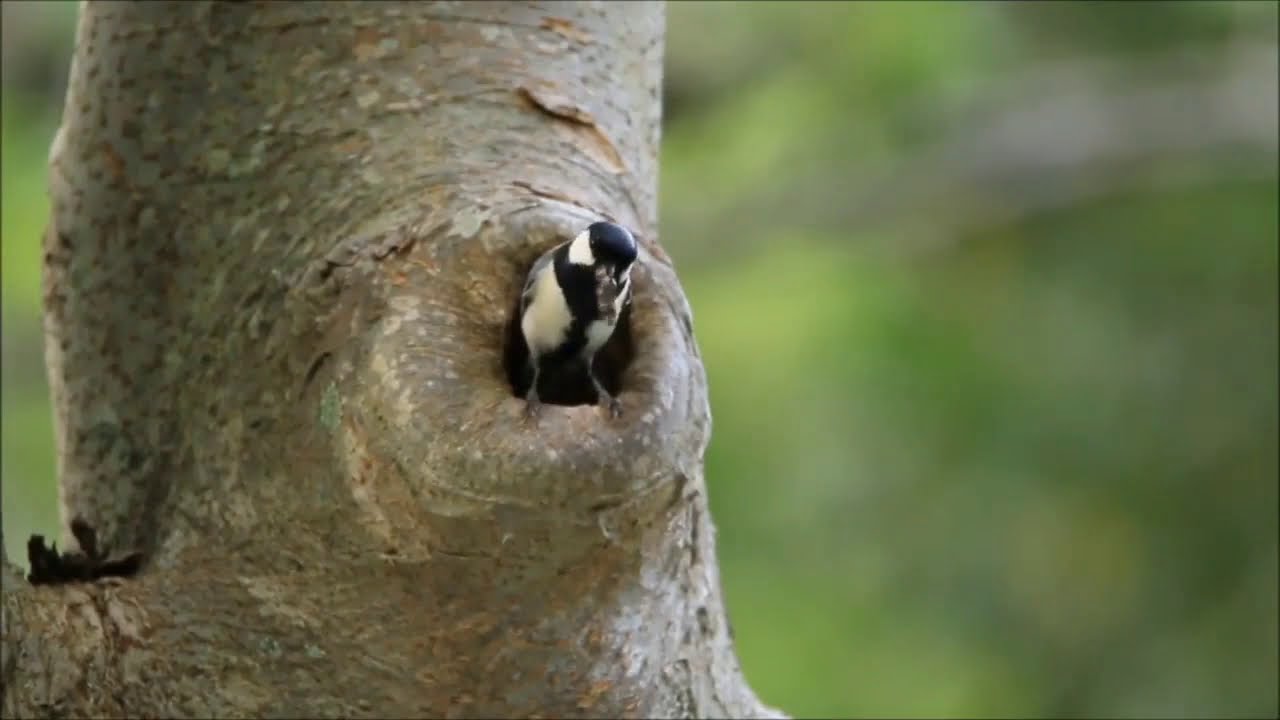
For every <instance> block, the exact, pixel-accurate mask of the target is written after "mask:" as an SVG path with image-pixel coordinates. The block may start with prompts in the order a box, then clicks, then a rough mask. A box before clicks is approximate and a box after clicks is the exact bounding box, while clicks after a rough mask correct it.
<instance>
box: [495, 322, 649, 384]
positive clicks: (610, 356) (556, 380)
mask: <svg viewBox="0 0 1280 720" xmlns="http://www.w3.org/2000/svg"><path fill="white" fill-rule="evenodd" d="M633 349H634V343H633V338H632V333H631V305H628V306H627V307H625V308H623V310H622V313H621V314H620V315H618V324H617V326H616V327H615V328H614V330H613V335H611V336H610V337H609V340H608V342H606V343H605V344H604V347H602V348H600V350H599V351H598V352H597V353H596V356H595V362H594V368H595V373H596V377H597V378H599V379H600V384H601V385H603V386H604V389H605V390H607V391H609V394H610V395H613V396H615V397H616V396H617V395H618V393H619V392H621V390H622V379H623V376H624V375H625V374H626V371H627V368H628V367H629V366H630V365H631V360H632V353H633ZM502 365H503V369H504V370H506V374H507V382H509V383H510V384H511V391H512V393H514V394H515V396H516V397H518V398H523V397H525V396H526V395H527V394H528V393H529V385H530V383H531V381H532V380H533V369H532V367H530V365H529V347H528V345H526V344H525V341H524V333H522V332H520V299H519V298H518V297H517V298H516V301H515V303H514V304H513V305H512V308H511V312H510V313H509V316H508V320H507V325H506V337H505V338H504V342H503V353H502ZM538 398H539V399H540V400H541V401H542V402H543V403H544V404H547V405H595V404H597V403H598V402H599V401H600V398H599V397H597V393H596V389H595V385H594V384H593V383H592V382H591V378H590V376H588V375H587V366H586V363H585V362H573V363H566V364H565V365H564V366H562V367H560V368H558V369H557V370H553V369H551V368H543V369H542V372H541V373H540V374H539V377H538Z"/></svg>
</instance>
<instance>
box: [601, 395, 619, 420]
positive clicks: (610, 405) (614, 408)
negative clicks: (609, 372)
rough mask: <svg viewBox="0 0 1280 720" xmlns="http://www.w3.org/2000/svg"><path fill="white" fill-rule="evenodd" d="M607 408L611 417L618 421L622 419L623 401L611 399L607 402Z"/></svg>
mask: <svg viewBox="0 0 1280 720" xmlns="http://www.w3.org/2000/svg"><path fill="white" fill-rule="evenodd" d="M604 404H605V407H606V408H607V409H608V410H609V417H611V418H613V419H614V420H617V419H618V418H620V417H622V401H621V400H619V399H618V398H616V397H609V399H608V400H605V403H604Z"/></svg>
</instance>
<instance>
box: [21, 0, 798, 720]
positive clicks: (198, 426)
mask: <svg viewBox="0 0 1280 720" xmlns="http://www.w3.org/2000/svg"><path fill="white" fill-rule="evenodd" d="M663 23H664V11H663V7H662V5H661V4H658V3H607V4H605V3H537V2H531V3H481V2H466V3H448V2H440V3H426V2H422V3H417V2H415V3H259V2H254V3H234V4H232V3H226V4H224V3H194V2H193V3H129V4H123V3H121V4H117V3H106V2H102V3H91V4H86V5H84V6H83V8H82V12H81V18H80V26H79V30H78V36H77V47H76V54H75V58H74V61H73V64H72V70H71V80H70V88H69V91H68V96H67V102H66V107H65V111H64V116H63V125H62V127H61V129H60V131H59V133H58V137H57V139H56V141H55V143H54V147H53V149H52V151H51V158H50V161H51V166H52V173H51V175H52V181H51V183H52V185H51V192H52V196H53V212H52V220H51V224H50V229H49V232H48V234H47V236H46V239H45V265H44V273H45V274H44V282H45V317H46V322H45V328H46V351H47V361H48V367H49V376H50V382H51V387H52V392H53V399H54V403H55V412H56V417H57V429H56V438H57V445H58V460H59V473H60V491H61V502H62V506H63V517H64V519H70V518H71V517H74V516H76V515H81V516H83V517H84V518H86V519H87V520H88V521H89V522H90V523H91V524H92V525H94V526H95V527H96V528H97V529H98V531H99V537H100V538H102V542H103V544H104V545H105V546H107V547H110V548H113V549H116V550H121V551H125V550H130V549H140V550H143V551H145V552H146V554H147V557H148V561H147V565H146V566H145V568H144V570H143V572H142V573H141V574H140V575H139V576H138V577H136V578H133V579H129V580H112V581H100V582H97V583H92V584H79V585H71V586H52V587H39V588H35V587H29V586H24V585H22V584H19V583H14V582H12V575H11V572H12V568H10V567H6V568H5V579H6V583H5V592H4V595H3V598H4V605H3V609H4V618H3V621H4V644H3V648H4V659H3V663H2V668H3V675H2V676H0V678H2V680H3V696H4V697H3V708H4V714H5V716H6V717H32V716H47V715H49V714H52V713H56V714H69V715H75V716H116V715H130V716H168V717H181V716H219V717H227V716H273V717H274V716H294V717H297V716H305V717H333V716H380V717H387V716H433V717H473V716H474V717H481V716H484V717H493V716H497V717H515V716H521V717H539V716H542V717H579V716H581V717H586V716H591V717H610V716H619V717H725V716H733V717H748V716H779V714H778V713H777V711H775V710H773V709H771V708H768V707H766V706H764V705H762V704H761V703H760V702H759V701H758V700H757V699H756V697H755V695H754V693H753V692H752V691H751V689H750V688H749V687H748V686H747V684H746V683H745V681H744V679H743V677H742V674H741V672H740V670H739V667H738V663H737V660H736V657H735V653H734V649H733V643H732V640H731V637H730V633H729V630H728V627H727V621H726V616H725V609H724V605H723V602H722V599H721V594H720V587H719V577H718V569H717V566H716V561H715V543H714V530H713V526H712V524H711V520H710V518H709V517H708V514H707V502H706V491H705V485H704V482H703V475H702V456H703V452H704V450H705V448H706V444H707V441H708V437H709V433H710V413H709V408H708V404H707V393H706V380H705V375H704V372H703V368H702V365H701V361H700V359H699V356H698V350H697V345H696V343H695V340H694V337H693V334H692V322H691V318H690V314H689V307H688V304H687V302H686V300H685V298H684V295H683V292H682V290H681V289H680V285H679V282H678V280H677V279H676V275H675V272H674V270H673V268H672V266H671V262H670V260H669V258H668V257H667V256H666V255H665V254H664V253H663V252H662V251H661V249H660V247H659V246H658V245H657V244H656V241H655V240H654V239H653V238H654V237H655V227H656V202H655V193H656V169H657V148H658V137H659V120H660V105H659V94H658V93H659V84H660V79H661V54H662V36H663ZM601 216H603V217H609V218H612V219H615V220H617V221H619V222H623V223H625V224H627V225H629V226H631V227H633V228H634V229H636V230H637V231H638V235H640V236H641V237H642V239H643V249H642V255H641V265H640V266H639V268H638V269H637V271H636V277H635V290H636V296H635V301H634V305H633V309H632V312H631V316H630V318H629V319H628V322H627V327H626V328H625V330H624V331H623V332H622V333H620V335H619V337H618V338H617V341H616V342H613V343H611V348H610V350H609V352H610V353H611V358H612V359H611V362H614V363H616V364H617V369H618V370H619V371H620V372H621V373H622V392H621V400H622V402H623V403H624V408H625V414H624V416H623V417H622V418H621V419H620V420H617V421H611V420H609V419H608V417H607V414H606V413H604V412H603V411H601V410H600V409H598V408H596V407H594V406H590V405H580V406H572V407H569V406H562V407H547V408H546V411H545V412H544V413H543V416H542V418H541V421H540V422H539V423H538V424H537V425H531V424H529V423H527V422H525V421H524V419H523V414H522V410H523V402H522V401H521V400H520V399H518V398H516V397H515V396H514V394H513V392H512V388H511V386H510V384H509V383H508V382H507V379H506V375H505V373H504V370H503V364H502V363H503V353H504V342H505V338H506V330H507V328H508V323H509V320H510V312H511V308H512V301H513V300H514V298H515V297H516V294H517V293H518V290H519V285H520V282H521V280H522V279H523V273H524V271H525V270H526V269H527V268H528V266H529V264H530V263H531V262H532V261H533V259H534V258H535V257H536V256H537V255H538V254H539V253H540V252H541V251H542V250H545V249H546V248H547V247H549V246H551V245H552V244H554V243H556V242H558V241H560V240H561V239H563V238H565V237H567V236H569V235H572V234H573V233H575V232H576V231H577V230H579V229H580V228H581V227H582V226H583V225H584V224H585V223H587V222H590V221H591V220H593V219H596V218H598V217H601ZM64 535H65V533H64ZM68 543H72V544H73V543H74V540H73V539H72V538H70V537H66V536H64V537H63V538H62V542H61V543H60V544H61V545H66V544H68Z"/></svg>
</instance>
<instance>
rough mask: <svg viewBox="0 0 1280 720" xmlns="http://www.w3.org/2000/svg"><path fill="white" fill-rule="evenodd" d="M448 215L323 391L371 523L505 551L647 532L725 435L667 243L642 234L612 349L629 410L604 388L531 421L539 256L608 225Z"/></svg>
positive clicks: (606, 361)
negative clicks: (523, 312)
mask: <svg viewBox="0 0 1280 720" xmlns="http://www.w3.org/2000/svg"><path fill="white" fill-rule="evenodd" d="M455 206H456V204H455ZM448 218H449V219H448V220H447V221H444V222H442V223H440V224H438V225H436V229H434V230H428V231H424V234H423V236H422V237H419V238H418V239H417V241H416V242H413V243H412V244H410V245H409V246H408V249H406V250H405V251H404V252H400V253H396V254H391V255H388V256H387V257H386V258H384V259H382V260H380V261H378V262H377V263H376V264H375V271H374V272H373V273H372V277H371V281H370V282H369V283H368V284H367V287H366V290H364V291H363V293H362V294H366V297H365V298H364V299H362V300H359V301H358V302H360V303H361V304H362V305H363V306H364V307H366V308H375V309H374V310H373V312H362V313H354V314H353V316H356V317H365V318H367V320H366V321H364V322H356V323H353V327H352V332H353V333H354V334H355V335H356V337H354V338H352V341H351V342H350V343H348V344H347V345H348V348H349V349H348V350H346V351H344V352H343V353H342V355H344V356H345V358H338V359H339V364H338V367H340V368H341V369H340V370H339V372H338V374H337V375H336V376H335V377H334V383H333V385H332V386H331V387H330V388H329V389H328V391H327V392H328V394H329V399H328V401H327V404H326V401H325V400H324V399H323V398H322V399H321V401H320V404H321V406H324V407H328V408H329V411H330V414H331V415H332V414H333V408H334V407H335V406H337V407H339V408H340V411H339V412H338V415H339V416H340V418H339V419H338V421H336V422H335V421H333V418H331V419H330V421H329V422H327V423H325V424H326V427H328V428H329V429H330V431H331V432H333V433H334V434H335V435H336V436H337V438H336V440H337V442H335V443H334V445H335V446H336V447H337V448H338V450H339V455H340V456H341V457H342V458H343V462H344V464H345V465H346V468H345V472H346V476H347V478H348V482H350V483H352V484H353V488H352V490H353V495H354V496H355V497H356V499H357V502H358V504H360V505H362V506H364V507H363V510H364V512H363V513H362V517H363V518H364V519H365V520H366V522H367V523H368V524H369V525H370V529H371V530H373V531H375V532H376V534H378V535H383V536H384V539H385V540H386V541H388V542H390V543H392V544H394V545H396V546H398V547H401V548H404V547H405V546H406V545H408V546H412V545H417V544H419V543H426V544H428V545H429V546H430V548H433V549H440V548H441V546H442V545H445V546H449V547H451V548H452V549H453V551H456V552H459V553H463V552H465V553H468V554H473V553H474V554H481V555H490V554H492V555H495V556H496V555H498V554H503V555H506V554H508V553H510V552H512V551H513V548H512V547H510V546H507V545H508V543H509V542H510V540H512V539H513V537H516V536H519V535H521V534H524V535H530V534H533V535H536V536H537V539H538V540H539V541H541V542H542V543H554V544H556V545H559V543H560V541H565V542H569V543H573V544H576V545H577V546H578V547H582V543H581V541H582V538H581V537H576V536H577V535H578V533H591V534H594V535H595V536H596V537H597V538H598V537H599V535H600V534H601V532H602V531H603V532H604V534H605V535H607V536H611V537H621V536H622V535H625V534H626V533H627V532H628V528H631V529H636V530H637V531H638V530H639V529H641V528H642V527H644V526H645V525H647V524H648V523H649V522H650V521H652V520H653V519H654V518H655V517H656V516H657V515H658V514H660V512H661V511H662V510H663V509H666V508H668V507H669V506H670V503H671V502H672V501H673V500H674V499H675V498H673V496H672V493H677V494H679V493H683V492H684V490H685V488H684V485H685V479H686V478H688V477H692V476H697V475H699V474H700V472H699V468H700V462H701V455H702V452H703V450H704V449H705V446H706V442H707V438H708V433H709V422H710V419H709V411H708V407H707V396H706V387H705V376H704V372H703V368H702V364H701V361H700V359H699V357H698V354H697V350H696V346H695V344H694V341H693V337H692V327H691V321H690V318H689V314H688V305H687V303H686V301H685V299H684V296H683V293H682V291H681V289H680V286H679V283H678V281H677V279H676V276H675V272H674V270H673V269H672V267H671V266H670V264H669V261H668V260H667V259H666V256H665V254H664V253H662V252H661V251H660V250H657V249H656V248H654V247H653V246H651V245H650V246H649V247H648V248H645V247H644V244H643V243H642V250H641V255H640V260H639V261H638V263H637V265H636V267H635V269H634V270H633V274H632V278H633V279H632V284H633V288H634V298H633V301H632V303H631V307H630V309H629V311H628V313H627V314H626V315H625V317H624V318H623V319H621V320H620V325H619V328H618V331H617V332H616V333H615V335H614V337H613V338H611V340H610V341H609V343H608V344H607V345H606V347H605V349H604V350H602V353H603V355H602V356H601V358H600V362H601V363H602V364H603V367H602V370H603V375H604V379H603V382H604V383H605V384H606V388H607V389H609V390H611V391H616V392H618V395H619V399H620V400H621V402H622V404H623V414H622V416H621V417H620V418H616V419H615V418H612V417H610V415H609V413H608V411H607V410H606V409H605V408H602V407H598V406H596V405H594V404H588V403H593V402H594V400H595V398H594V391H592V390H591V388H590V387H589V386H588V387H587V388H586V390H587V391H590V393H591V394H590V396H585V393H583V392H582V391H581V389H580V388H579V389H575V388H573V387H569V388H567V389H566V390H565V392H564V394H562V395H560V396H558V397H557V398H556V401H557V402H558V403H559V404H557V405H552V404H548V405H546V406H544V408H543V411H542V413H541V414H540V416H539V417H537V418H536V419H530V418H527V417H526V415H525V402H524V400H523V399H522V398H521V397H519V396H518V395H520V394H522V393H521V392H520V391H521V390H523V388H520V387H519V379H518V378H517V377H515V373H513V371H512V366H513V363H519V362H522V361H523V357H522V356H521V353H527V349H525V348H524V347H523V342H522V341H517V342H513V334H514V335H515V336H518V335H519V330H518V327H516V328H513V318H512V314H513V307H515V303H517V302H518V296H519V293H520V291H521V289H522V287H523V283H524V279H525V276H526V274H527V272H528V270H529V267H530V265H531V264H532V263H533V261H534V260H535V259H536V258H537V257H538V256H539V255H540V254H542V253H543V252H545V251H546V250H548V249H549V248H551V247H554V246H555V245H556V244H557V243H559V242H563V241H564V240H567V239H569V238H571V237H572V236H573V235H575V234H577V233H578V232H580V231H581V230H582V228H583V227H585V226H586V225H587V224H588V223H590V222H591V221H592V219H593V218H586V217H584V216H582V215H574V214H567V213H564V212H562V211H561V210H560V208H558V207H557V208H554V209H552V208H548V207H547V206H539V207H537V208H533V209H530V208H529V207H528V204H527V203H525V205H524V207H523V208H522V209H520V210H517V211H513V212H505V213H504V212H501V211H498V210H488V209H484V208H480V209H462V210H460V211H455V212H453V213H452V214H451V215H449V216H448ZM513 386H515V387H514V388H513ZM513 390H514V391H513ZM574 392H577V393H578V394H577V395H575V394H573V393H574ZM334 393H336V394H337V395H338V398H337V399H336V401H335V398H334V397H333V394H334ZM323 394H324V393H321V395H323ZM322 409H323V408H322ZM321 414H323V413H321ZM606 515H607V516H608V517H607V518H606V517H605V516H606ZM424 528H425V529H426V532H425V533H424ZM565 533H568V535H565ZM571 535H572V536H575V537H570V536H571ZM427 536H430V538H428V537H427ZM525 539H526V540H527V539H528V538H525ZM504 546H507V547H504ZM519 547H520V552H522V553H524V552H528V553H535V554H536V553H539V552H540V550H539V548H538V547H537V545H529V544H528V543H527V542H526V543H521V544H520V545H519ZM423 549H424V550H426V549H427V548H425V547H424V548H423ZM546 550H548V548H547V547H542V548H541V551H546Z"/></svg>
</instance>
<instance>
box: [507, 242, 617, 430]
mask: <svg viewBox="0 0 1280 720" xmlns="http://www.w3.org/2000/svg"><path fill="white" fill-rule="evenodd" d="M637 254H638V250H637V247H636V239H635V236H634V235H632V233H631V231H630V230H628V229H627V228H625V227H623V226H621V225H618V224H615V223H611V222H603V221H601V222H595V223H592V224H591V225H589V226H587V228H586V229H585V230H583V231H581V232H580V233H578V234H577V235H576V236H575V237H574V238H573V239H571V240H568V241H565V242H563V243H561V244H559V245H557V246H555V247H553V248H551V249H550V250H548V251H547V252H545V253H543V254H542V256H540V257H539V258H538V259H537V260H536V261H534V263H533V267H532V268H530V270H529V274H528V276H527V277H526V278H525V283H524V289H523V290H522V292H521V294H520V332H521V334H522V335H523V337H524V341H525V345H526V346H527V347H528V349H529V356H528V358H529V360H528V367H527V369H526V372H527V373H531V374H532V377H533V379H532V381H531V382H530V384H529V390H528V392H527V393H526V394H525V409H526V415H527V416H528V417H530V418H536V417H537V416H538V414H539V412H540V410H541V406H542V404H541V401H540V399H539V397H538V380H539V378H540V377H542V376H544V375H546V374H548V373H549V372H552V371H559V370H561V369H563V368H567V367H569V366H572V365H573V364H575V363H580V364H582V365H584V366H585V369H586V372H587V376H588V377H589V378H590V379H591V383H592V385H594V386H595V390H596V394H597V398H598V403H599V404H600V405H604V406H606V407H607V408H608V410H609V414H610V415H611V416H612V417H614V418H617V417H619V416H621V414H622V404H621V402H620V401H619V400H618V398H616V397H614V396H612V395H610V394H609V392H608V391H607V390H605V388H604V386H603V385H602V384H601V383H600V379H599V378H598V377H597V376H596V372H595V368H594V359H595V355H596V352H597V351H598V350H600V348H602V347H604V344H605V343H606V342H608V340H609V338H610V337H611V336H612V335H613V331H614V329H615V328H616V327H617V324H618V316H619V315H621V313H622V311H623V309H624V308H626V307H627V305H628V304H630V302H631V269H632V267H633V266H634V265H635V263H636V257H637Z"/></svg>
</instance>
